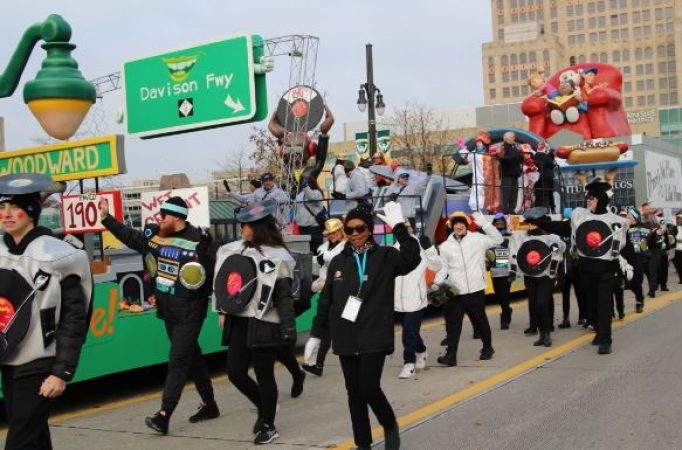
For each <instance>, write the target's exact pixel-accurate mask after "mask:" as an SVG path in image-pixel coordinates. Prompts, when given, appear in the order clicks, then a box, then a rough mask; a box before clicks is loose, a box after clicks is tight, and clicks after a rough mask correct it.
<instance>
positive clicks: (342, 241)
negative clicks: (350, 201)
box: [301, 218, 346, 377]
mask: <svg viewBox="0 0 682 450" xmlns="http://www.w3.org/2000/svg"><path fill="white" fill-rule="evenodd" d="M322 234H323V235H324V236H325V237H326V238H327V240H326V241H325V242H323V243H322V245H320V248H318V249H317V256H316V259H317V263H318V264H319V265H320V271H319V276H318V278H317V279H316V280H315V281H313V284H312V286H311V288H312V291H313V292H320V291H322V288H324V283H325V282H326V281H327V269H328V268H329V263H330V262H331V260H332V259H334V257H335V256H336V255H338V254H339V253H341V251H342V250H343V249H344V247H345V246H346V234H345V233H344V232H343V222H341V220H340V219H336V218H333V219H328V220H327V221H326V222H325V223H324V232H322ZM330 345H331V339H330V338H329V337H328V336H325V337H324V338H323V339H322V340H321V342H320V350H319V351H318V352H317V358H316V360H315V364H305V363H304V364H303V365H302V366H301V367H302V368H303V370H305V371H306V372H310V373H312V374H314V375H317V376H318V377H321V376H322V372H323V371H324V361H325V359H326V358H327V353H328V352H329V347H330Z"/></svg>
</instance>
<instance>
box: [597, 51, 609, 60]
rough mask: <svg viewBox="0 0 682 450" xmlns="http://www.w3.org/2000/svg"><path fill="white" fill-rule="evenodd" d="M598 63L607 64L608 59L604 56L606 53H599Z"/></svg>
mask: <svg viewBox="0 0 682 450" xmlns="http://www.w3.org/2000/svg"><path fill="white" fill-rule="evenodd" d="M599 62H602V63H607V62H609V57H608V56H607V55H606V52H601V53H600V54H599Z"/></svg>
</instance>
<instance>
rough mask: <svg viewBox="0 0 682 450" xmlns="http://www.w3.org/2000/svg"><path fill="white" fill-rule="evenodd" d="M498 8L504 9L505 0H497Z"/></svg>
mask: <svg viewBox="0 0 682 450" xmlns="http://www.w3.org/2000/svg"><path fill="white" fill-rule="evenodd" d="M497 9H504V0H497Z"/></svg>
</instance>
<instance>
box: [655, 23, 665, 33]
mask: <svg viewBox="0 0 682 450" xmlns="http://www.w3.org/2000/svg"><path fill="white" fill-rule="evenodd" d="M656 33H657V34H663V33H665V28H664V25H663V24H662V23H657V24H656Z"/></svg>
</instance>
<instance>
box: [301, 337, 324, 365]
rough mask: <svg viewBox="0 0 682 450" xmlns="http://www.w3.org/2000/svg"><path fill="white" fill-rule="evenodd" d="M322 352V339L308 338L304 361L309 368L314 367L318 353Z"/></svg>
mask: <svg viewBox="0 0 682 450" xmlns="http://www.w3.org/2000/svg"><path fill="white" fill-rule="evenodd" d="M319 351H320V339H319V338H316V337H310V338H308V342H306V343H305V350H303V361H304V362H305V363H306V365H308V366H314V365H315V363H317V353H318V352H319Z"/></svg>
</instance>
